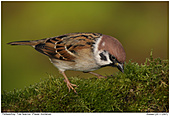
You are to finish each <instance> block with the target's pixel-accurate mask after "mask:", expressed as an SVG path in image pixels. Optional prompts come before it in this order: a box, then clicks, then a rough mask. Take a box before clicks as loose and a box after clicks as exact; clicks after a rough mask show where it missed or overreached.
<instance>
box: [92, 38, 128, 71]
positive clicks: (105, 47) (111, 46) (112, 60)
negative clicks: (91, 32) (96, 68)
mask: <svg viewBox="0 0 170 116" xmlns="http://www.w3.org/2000/svg"><path fill="white" fill-rule="evenodd" d="M94 54H95V59H96V61H97V63H98V64H99V65H101V66H107V65H111V66H113V67H117V68H118V69H119V70H120V71H121V72H123V73H124V66H123V65H124V62H125V59H126V53H125V50H124V48H123V46H122V44H121V43H120V42H119V41H118V40H117V39H116V38H114V37H111V36H108V35H102V37H101V38H99V39H98V40H97V41H96V44H95V45H94Z"/></svg>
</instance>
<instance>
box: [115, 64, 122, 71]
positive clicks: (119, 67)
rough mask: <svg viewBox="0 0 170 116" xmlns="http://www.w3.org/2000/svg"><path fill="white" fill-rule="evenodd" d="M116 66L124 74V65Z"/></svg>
mask: <svg viewBox="0 0 170 116" xmlns="http://www.w3.org/2000/svg"><path fill="white" fill-rule="evenodd" d="M115 65H116V66H117V68H118V69H119V70H120V71H121V72H122V73H124V65H123V64H120V63H115Z"/></svg>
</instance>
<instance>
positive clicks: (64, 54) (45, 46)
mask: <svg viewBox="0 0 170 116" xmlns="http://www.w3.org/2000/svg"><path fill="white" fill-rule="evenodd" d="M100 36H101V34H99V33H70V34H65V35H61V36H57V37H53V38H47V39H46V41H44V42H43V43H39V44H37V45H36V46H35V49H36V50H37V51H39V52H41V53H43V54H45V55H47V56H49V57H50V58H56V59H60V60H66V61H74V58H75V57H76V56H77V51H78V50H80V49H84V48H89V47H91V48H92V45H93V44H94V42H95V40H96V38H99V37H100Z"/></svg>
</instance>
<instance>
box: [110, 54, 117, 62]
mask: <svg viewBox="0 0 170 116" xmlns="http://www.w3.org/2000/svg"><path fill="white" fill-rule="evenodd" d="M109 58H110V60H111V61H112V62H115V59H116V57H115V56H113V55H111V54H109Z"/></svg>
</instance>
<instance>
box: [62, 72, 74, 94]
mask: <svg viewBox="0 0 170 116" xmlns="http://www.w3.org/2000/svg"><path fill="white" fill-rule="evenodd" d="M60 72H61V74H62V75H63V76H64V78H65V80H64V81H65V82H66V83H67V87H68V89H69V92H70V88H71V89H72V90H73V91H74V92H75V93H76V94H77V92H76V90H75V89H74V88H73V86H75V87H77V85H75V84H72V83H70V81H69V80H68V78H67V76H66V74H65V73H64V71H60Z"/></svg>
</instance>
